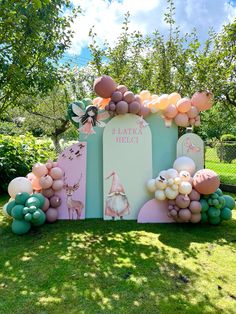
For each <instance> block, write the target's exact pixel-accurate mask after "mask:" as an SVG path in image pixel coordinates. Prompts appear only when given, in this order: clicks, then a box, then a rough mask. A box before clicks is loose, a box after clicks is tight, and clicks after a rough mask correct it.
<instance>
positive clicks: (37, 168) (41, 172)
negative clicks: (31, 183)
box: [32, 163, 48, 178]
mask: <svg viewBox="0 0 236 314" xmlns="http://www.w3.org/2000/svg"><path fill="white" fill-rule="evenodd" d="M32 172H33V174H34V175H35V176H36V177H38V178H40V177H42V176H45V175H46V174H48V169H47V167H46V166H45V165H44V164H41V163H37V164H35V165H34V166H33V169H32Z"/></svg>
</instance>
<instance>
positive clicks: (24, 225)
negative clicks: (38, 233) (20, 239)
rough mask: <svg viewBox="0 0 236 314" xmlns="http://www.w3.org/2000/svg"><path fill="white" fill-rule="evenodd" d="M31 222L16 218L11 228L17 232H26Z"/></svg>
mask: <svg viewBox="0 0 236 314" xmlns="http://www.w3.org/2000/svg"><path fill="white" fill-rule="evenodd" d="M30 227H31V224H30V223H29V222H28V221H25V220H17V219H14V220H13V222H12V225H11V230H12V232H13V233H15V234H24V233H27V232H28V231H29V230H30Z"/></svg>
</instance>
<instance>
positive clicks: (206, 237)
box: [0, 197, 236, 314]
mask: <svg viewBox="0 0 236 314" xmlns="http://www.w3.org/2000/svg"><path fill="white" fill-rule="evenodd" d="M6 199H7V198H6V197H5V199H3V198H1V199H0V205H3V204H4V202H5V201H6ZM235 216H236V213H235V214H234V217H235ZM10 224H11V221H10V220H9V219H7V218H5V217H3V216H0V248H1V252H0V313H4V314H6V313H11V314H12V313H24V314H25V313H50V314H51V313H91V314H93V313H96V314H99V313H117V314H120V313H129V314H130V313H138V314H140V313H147V314H149V313H170V314H172V313H181V314H182V313H191V314H194V313H204V314H205V313H214V314H215V313H235V308H236V267H235V252H236V220H232V221H230V222H225V223H223V224H222V225H220V226H208V225H190V224H186V225H177V224H173V225H172V224H166V225H165V224H137V223H136V222H135V221H119V222H103V221H101V220H85V221H79V222H78V221H73V222H72V221H59V222H57V223H55V224H52V225H44V226H42V227H41V228H38V229H35V230H32V231H31V232H30V233H29V234H27V235H24V236H17V235H14V234H12V232H11V229H10Z"/></svg>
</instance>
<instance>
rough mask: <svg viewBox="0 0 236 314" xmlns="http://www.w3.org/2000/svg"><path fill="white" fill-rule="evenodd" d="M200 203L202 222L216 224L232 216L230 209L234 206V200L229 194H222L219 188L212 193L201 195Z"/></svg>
mask: <svg viewBox="0 0 236 314" xmlns="http://www.w3.org/2000/svg"><path fill="white" fill-rule="evenodd" d="M200 203H201V207H202V213H201V221H202V222H209V223H210V224H213V225H217V224H219V223H221V221H222V220H230V219H231V218H232V209H234V207H235V201H234V199H233V198H232V197H231V196H230V195H223V192H222V191H221V189H219V188H218V189H217V190H216V191H215V192H214V193H212V194H207V195H203V196H202V197H201V199H200Z"/></svg>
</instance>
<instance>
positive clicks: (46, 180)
mask: <svg viewBox="0 0 236 314" xmlns="http://www.w3.org/2000/svg"><path fill="white" fill-rule="evenodd" d="M52 183H53V180H52V177H51V176H49V175H48V174H47V175H45V176H43V177H41V178H40V179H39V184H40V185H41V187H42V188H43V189H49V188H50V187H51V186H52Z"/></svg>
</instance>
